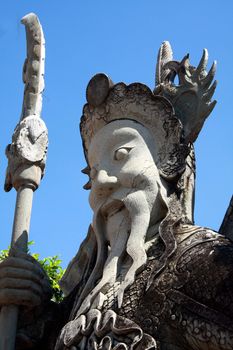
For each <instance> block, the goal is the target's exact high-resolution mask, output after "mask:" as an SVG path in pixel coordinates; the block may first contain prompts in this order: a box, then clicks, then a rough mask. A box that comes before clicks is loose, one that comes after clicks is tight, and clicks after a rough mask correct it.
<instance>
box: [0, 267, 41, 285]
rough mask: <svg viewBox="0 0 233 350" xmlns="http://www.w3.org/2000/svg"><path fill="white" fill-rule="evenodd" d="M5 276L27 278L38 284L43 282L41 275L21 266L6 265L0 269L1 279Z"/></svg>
mask: <svg viewBox="0 0 233 350" xmlns="http://www.w3.org/2000/svg"><path fill="white" fill-rule="evenodd" d="M4 277H10V278H16V279H20V278H21V279H27V280H31V281H34V282H36V283H38V284H40V283H41V280H42V278H41V276H40V275H39V274H37V273H35V272H34V271H29V270H25V269H21V268H16V267H11V266H5V267H4V268H1V269H0V279H1V278H4Z"/></svg>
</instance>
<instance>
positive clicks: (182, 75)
mask: <svg viewBox="0 0 233 350" xmlns="http://www.w3.org/2000/svg"><path fill="white" fill-rule="evenodd" d="M207 62H208V51H207V50H206V49H204V51H203V55H202V58H201V60H200V63H199V65H198V66H197V68H195V67H193V66H191V65H190V63H189V55H186V56H185V57H184V58H183V59H182V60H181V61H180V62H178V61H173V60H172V50H171V46H170V44H169V43H168V42H164V43H163V44H162V45H161V47H160V49H159V54H158V62H157V67H156V84H157V85H156V87H155V90H154V94H157V95H162V96H164V97H166V98H167V99H168V100H169V101H170V102H171V103H172V105H173V107H174V109H175V113H176V116H177V117H178V118H179V120H180V121H181V123H182V125H183V137H184V142H185V143H186V144H188V143H193V142H194V141H195V140H196V138H197V137H198V134H199V132H200V131H201V129H202V127H203V124H204V122H205V120H206V118H207V117H208V116H209V114H210V113H211V111H212V110H213V108H214V106H215V104H216V101H211V99H212V96H213V94H214V91H215V88H216V85H217V82H216V81H214V82H213V79H214V75H215V71H216V62H214V63H213V65H212V67H211V68H210V70H209V72H208V73H207V71H206V66H207ZM175 76H177V77H178V80H179V82H178V85H176V84H175V83H174V78H175ZM212 82H213V83H212Z"/></svg>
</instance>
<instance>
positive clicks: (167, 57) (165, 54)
mask: <svg viewBox="0 0 233 350" xmlns="http://www.w3.org/2000/svg"><path fill="white" fill-rule="evenodd" d="M172 60H173V52H172V47H171V45H170V43H169V41H164V42H163V43H162V45H161V46H160V48H159V52H158V58H157V64H156V76H155V86H156V85H159V84H161V83H162V82H163V80H164V78H165V77H166V75H167V74H168V73H169V71H168V70H165V71H163V66H164V65H165V64H166V63H168V62H169V61H172Z"/></svg>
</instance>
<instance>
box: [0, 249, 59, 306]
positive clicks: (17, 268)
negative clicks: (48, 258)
mask: <svg viewBox="0 0 233 350" xmlns="http://www.w3.org/2000/svg"><path fill="white" fill-rule="evenodd" d="M51 296H52V289H51V287H50V284H49V279H48V277H47V275H46V273H45V272H44V270H43V269H42V267H41V266H40V264H39V263H38V262H37V261H36V260H35V259H34V258H33V257H32V256H30V255H29V254H26V253H22V252H20V251H19V250H18V249H15V248H14V249H11V250H10V254H9V257H8V258H6V259H5V260H4V261H3V262H1V263H0V306H3V305H11V304H13V305H20V306H27V307H35V306H38V305H41V304H43V303H44V302H46V301H48V300H50V298H51Z"/></svg>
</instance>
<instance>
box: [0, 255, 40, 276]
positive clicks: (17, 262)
mask: <svg viewBox="0 0 233 350" xmlns="http://www.w3.org/2000/svg"><path fill="white" fill-rule="evenodd" d="M6 267H15V268H19V269H25V270H28V271H33V272H34V273H35V274H38V276H39V277H40V278H43V277H44V271H43V270H42V268H41V267H40V266H38V264H35V263H34V262H30V261H28V260H25V259H21V258H18V257H9V258H7V259H5V260H3V261H2V262H1V264H0V271H1V270H2V269H3V268H6Z"/></svg>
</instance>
